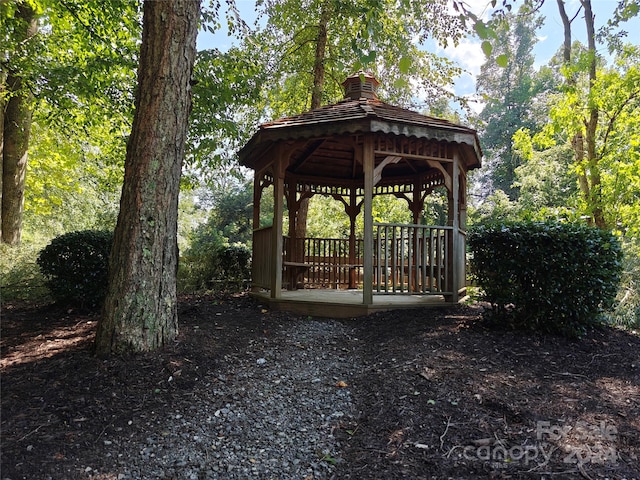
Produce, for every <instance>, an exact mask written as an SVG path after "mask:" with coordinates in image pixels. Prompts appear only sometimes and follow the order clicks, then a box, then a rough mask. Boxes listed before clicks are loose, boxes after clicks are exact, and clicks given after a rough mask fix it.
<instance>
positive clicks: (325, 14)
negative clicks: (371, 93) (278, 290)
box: [295, 2, 331, 261]
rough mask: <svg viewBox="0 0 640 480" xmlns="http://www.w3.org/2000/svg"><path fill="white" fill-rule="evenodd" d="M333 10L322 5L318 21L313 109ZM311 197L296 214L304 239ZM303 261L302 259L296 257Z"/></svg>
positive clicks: (320, 86)
mask: <svg viewBox="0 0 640 480" xmlns="http://www.w3.org/2000/svg"><path fill="white" fill-rule="evenodd" d="M330 14H331V11H330V9H329V5H328V2H325V3H324V4H323V5H322V12H321V13H320V22H319V23H318V36H317V37H316V53H315V59H314V64H313V89H312V92H311V110H313V109H316V108H320V107H321V106H322V93H323V92H324V77H325V70H324V61H325V52H326V48H327V39H328V35H327V25H328V23H329V17H330ZM310 200H311V198H310V197H306V198H302V199H301V200H300V206H299V207H298V211H297V212H296V216H295V223H296V224H295V237H296V238H297V239H300V240H302V239H304V237H306V236H307V217H308V214H309V201H310ZM298 255H299V256H300V255H304V252H298ZM296 260H297V261H302V259H301V258H300V259H296Z"/></svg>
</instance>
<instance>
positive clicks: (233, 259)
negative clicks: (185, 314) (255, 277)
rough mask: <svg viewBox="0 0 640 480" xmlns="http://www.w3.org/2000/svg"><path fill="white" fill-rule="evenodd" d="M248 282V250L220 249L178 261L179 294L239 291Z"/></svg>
mask: <svg viewBox="0 0 640 480" xmlns="http://www.w3.org/2000/svg"><path fill="white" fill-rule="evenodd" d="M249 278H251V250H249V249H248V248H247V247H245V246H244V245H223V246H217V247H212V248H211V250H209V251H203V250H202V249H200V250H199V251H198V252H194V251H193V250H191V251H188V252H187V254H186V255H185V256H184V257H181V258H180V270H179V280H180V290H181V291H201V290H211V289H217V290H235V291H237V290H241V289H243V288H244V287H245V285H246V283H247V280H248V279H249Z"/></svg>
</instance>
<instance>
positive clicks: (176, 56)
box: [96, 0, 200, 356]
mask: <svg viewBox="0 0 640 480" xmlns="http://www.w3.org/2000/svg"><path fill="white" fill-rule="evenodd" d="M199 13H200V2H199V1H194V0H173V1H170V2H169V1H163V2H158V1H153V0H147V1H145V3H144V17H143V33H142V46H141V50H140V65H139V69H138V91H137V94H136V111H135V116H134V121H133V126H132V132H131V137H130V138H129V143H128V145H127V157H126V161H125V178H124V184H123V188H122V196H121V199H120V213H119V215H118V223H117V226H116V231H115V235H114V244H113V248H112V251H111V255H110V261H109V287H108V290H107V296H106V299H105V304H104V310H103V315H102V318H101V319H100V322H99V324H98V332H97V335H96V353H97V354H98V355H100V356H105V355H110V354H122V353H128V352H141V351H150V350H155V349H157V348H159V347H161V346H163V345H164V344H166V343H168V342H170V341H172V340H173V339H175V337H176V335H177V331H178V315H177V294H176V273H177V265H178V246H177V218H178V193H179V188H180V175H181V169H182V162H183V160H184V151H185V139H186V134H187V126H188V119H189V112H190V110H191V86H190V82H191V74H192V70H193V63H194V59H195V51H196V48H195V45H196V34H197V24H198V17H199Z"/></svg>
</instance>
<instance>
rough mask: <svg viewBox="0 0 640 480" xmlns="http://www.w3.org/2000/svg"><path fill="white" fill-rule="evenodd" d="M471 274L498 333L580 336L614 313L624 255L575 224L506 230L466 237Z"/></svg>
mask: <svg viewBox="0 0 640 480" xmlns="http://www.w3.org/2000/svg"><path fill="white" fill-rule="evenodd" d="M468 245H469V247H470V250H471V252H472V259H471V262H470V263H471V271H472V274H473V275H474V276H475V277H476V281H477V282H478V284H479V286H480V287H481V288H482V289H483V290H484V300H486V301H487V302H489V303H490V304H491V306H492V309H491V310H489V311H487V313H486V315H485V318H486V319H487V320H489V321H491V322H493V323H496V324H499V325H501V326H509V327H512V328H519V329H532V330H540V331H547V332H555V333H561V334H564V335H567V336H580V335H582V334H583V333H584V332H585V330H586V327H588V326H589V325H592V324H595V323H598V322H600V321H602V316H601V314H602V313H603V312H604V311H605V310H607V309H609V308H611V306H612V305H613V302H614V300H615V297H616V293H617V288H618V283H619V280H620V273H621V260H622V250H621V247H620V243H619V241H618V240H617V238H616V237H614V236H613V235H612V234H611V233H610V232H606V231H603V230H600V229H596V228H591V227H587V226H584V225H578V224H561V223H554V222H545V223H533V222H523V223H503V224H491V225H485V226H476V227H474V228H473V229H472V230H471V231H470V232H469V236H468Z"/></svg>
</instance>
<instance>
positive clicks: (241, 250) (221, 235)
mask: <svg viewBox="0 0 640 480" xmlns="http://www.w3.org/2000/svg"><path fill="white" fill-rule="evenodd" d="M201 195H202V197H203V198H201V200H200V201H201V204H203V205H205V206H207V205H211V208H210V210H209V216H208V219H207V221H206V222H204V223H201V224H200V225H197V226H196V227H195V228H193V230H192V231H191V232H190V234H189V247H188V248H187V249H186V250H185V253H184V255H182V256H181V258H180V266H179V272H178V281H179V289H180V290H181V291H200V290H207V289H211V288H213V287H214V286H215V287H220V288H234V289H237V288H241V287H242V286H243V285H244V282H245V281H246V280H248V279H249V278H250V277H251V271H250V257H251V250H250V248H249V247H248V245H249V244H250V242H251V235H252V232H253V229H252V222H253V205H252V199H253V189H252V185H251V184H250V183H246V182H245V183H238V184H236V185H233V186H231V187H229V188H228V189H227V190H218V191H215V192H211V191H210V190H209V191H202V192H201Z"/></svg>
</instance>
